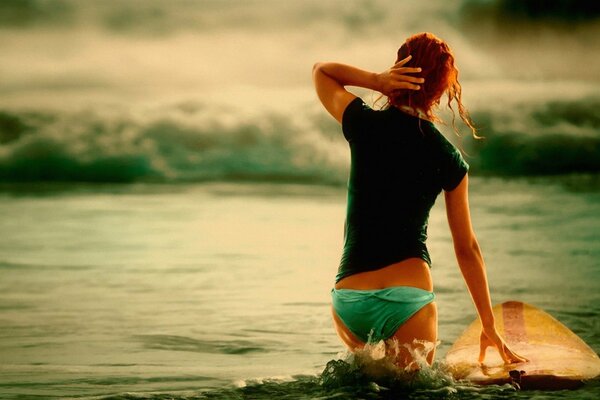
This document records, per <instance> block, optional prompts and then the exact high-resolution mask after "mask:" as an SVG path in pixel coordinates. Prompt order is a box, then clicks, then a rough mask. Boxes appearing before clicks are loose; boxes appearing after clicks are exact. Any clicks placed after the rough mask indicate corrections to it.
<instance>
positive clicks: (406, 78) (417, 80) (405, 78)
mask: <svg viewBox="0 0 600 400" xmlns="http://www.w3.org/2000/svg"><path fill="white" fill-rule="evenodd" d="M396 79H400V80H403V81H405V82H413V83H423V82H425V78H418V77H416V76H410V75H398V76H396Z"/></svg>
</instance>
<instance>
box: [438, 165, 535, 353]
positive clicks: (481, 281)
mask: <svg viewBox="0 0 600 400" xmlns="http://www.w3.org/2000/svg"><path fill="white" fill-rule="evenodd" d="M468 186H469V178H468V175H465V177H464V178H463V180H462V181H461V183H460V184H459V185H458V186H457V187H456V188H455V189H454V190H452V191H449V192H445V193H444V197H445V200H446V214H447V216H448V224H449V225H450V231H451V233H452V240H453V242H454V251H455V253H456V259H457V261H458V265H459V267H460V271H461V273H462V275H463V277H464V279H465V282H466V284H467V287H468V289H469V293H471V297H472V299H473V303H475V308H476V309H477V313H478V314H479V318H480V319H481V325H482V327H483V330H482V332H481V338H480V352H479V362H483V360H484V358H485V351H486V349H487V348H488V347H489V346H494V347H496V348H497V349H498V351H499V353H500V356H501V357H502V359H503V360H504V362H505V363H513V362H523V361H527V359H526V358H524V357H522V356H520V355H518V354H516V353H514V352H513V351H512V350H511V349H509V348H508V346H507V345H506V343H505V342H504V340H503V339H502V337H500V335H499V334H498V332H497V331H496V327H495V325H494V314H493V313H492V302H491V299H490V290H489V287H488V281H487V274H486V271H485V263H484V261H483V256H482V254H481V250H480V248H479V243H478V242H477V238H476V237H475V232H474V231H473V227H472V225H471V215H470V211H469V199H468Z"/></svg>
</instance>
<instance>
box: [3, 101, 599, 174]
mask: <svg viewBox="0 0 600 400" xmlns="http://www.w3.org/2000/svg"><path fill="white" fill-rule="evenodd" d="M598 107H600V98H583V99H579V100H573V101H552V102H547V103H542V104H537V105H522V104H516V105H514V106H511V107H507V108H506V109H499V110H478V111H476V112H473V118H474V120H475V121H476V123H477V125H478V126H479V128H480V130H479V132H480V134H481V135H482V136H484V137H485V138H484V139H483V140H473V139H470V138H465V139H464V140H463V143H462V147H463V148H464V150H465V152H466V154H467V161H468V162H469V163H470V164H471V173H472V174H484V175H500V176H536V175H562V174H573V173H598V172H600V136H599V135H598V132H599V128H600V117H599V116H598V114H597V113H596V110H597V109H598ZM348 166H349V151H348V146H347V143H346V142H345V141H344V139H343V136H342V134H341V132H340V128H339V126H337V124H336V123H335V122H334V121H333V120H331V119H330V118H329V117H328V116H327V115H325V113H324V112H322V111H321V110H318V109H316V108H305V109H304V110H301V111H299V112H297V113H295V114H294V115H285V114H283V113H274V112H269V111H264V112H263V113H262V114H261V115H255V116H244V115H242V113H240V112H239V111H238V110H235V109H232V108H223V107H222V108H218V107H216V106H210V107H209V106H206V105H203V104H192V105H191V104H189V103H186V104H184V103H181V104H177V105H173V106H168V107H162V108H160V109H154V110H145V111H133V110H116V111H115V110H105V111H101V110H99V109H97V108H95V109H94V110H82V111H77V112H58V111H54V112H51V111H36V112H32V111H22V112H20V111H3V112H0V181H3V182H40V181H50V182H58V181H62V182H202V181H266V182H290V183H311V184H324V185H344V184H345V183H346V181H347V178H348Z"/></svg>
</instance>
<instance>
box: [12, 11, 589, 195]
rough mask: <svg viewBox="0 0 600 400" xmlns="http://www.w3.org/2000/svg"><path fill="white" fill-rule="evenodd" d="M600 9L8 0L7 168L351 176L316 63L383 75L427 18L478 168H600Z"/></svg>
mask: <svg viewBox="0 0 600 400" xmlns="http://www.w3.org/2000/svg"><path fill="white" fill-rule="evenodd" d="M599 16H600V6H598V5H597V4H596V3H595V2H588V1H576V0H573V1H543V2H540V1H517V0H514V1H511V0H496V1H491V0H479V1H478V0H463V1H458V0H451V1H427V2H409V1H343V2H342V1H327V2H323V1H312V0H307V1H289V2H282V1H271V0H261V1H256V0H254V1H252V0H251V1H235V0H227V1H178V0H176V1H169V2H164V1H157V0H145V1H136V0H129V1H124V0H106V1H69V0H46V1H44V0H4V1H2V2H1V4H0V46H1V48H2V60H1V62H0V74H1V76H2V79H1V80H0V93H1V97H0V107H2V109H1V110H0V144H1V147H0V180H1V181H4V182H6V181H37V180H42V181H47V180H51V181H52V180H59V181H92V182H96V181H107V182H122V181H163V182H164V181H203V180H215V179H216V180H245V179H250V180H268V181H271V180H278V181H302V182H307V181H308V182H321V183H331V184H335V185H340V184H344V182H345V176H346V175H345V168H346V164H347V162H348V155H347V152H346V148H345V146H343V140H342V138H341V137H340V135H339V134H338V132H337V130H336V128H335V124H334V123H333V122H332V121H331V120H330V118H328V116H326V115H324V113H323V112H322V111H321V109H320V106H319V105H318V104H317V102H316V99H315V96H314V94H313V92H312V86H311V67H312V65H313V63H314V62H316V61H327V60H331V61H340V62H347V63H352V64H356V65H358V66H360V67H364V68H367V69H372V70H375V71H379V70H383V69H385V68H387V67H388V66H390V65H391V64H392V63H393V61H394V60H395V53H396V50H397V48H398V47H399V46H400V45H401V44H402V42H403V41H404V39H405V38H406V37H407V36H409V35H411V34H413V33H416V32H420V31H432V32H434V33H435V34H437V35H438V36H440V37H441V38H443V39H445V40H447V41H448V43H449V44H450V45H451V47H452V48H453V49H454V51H455V53H456V57H457V62H458V66H459V68H460V78H461V81H462V84H463V88H464V102H465V104H466V106H467V107H468V108H469V110H470V111H471V113H472V114H473V117H474V120H475V122H476V123H477V126H478V127H479V129H480V133H481V135H483V136H485V137H486V140H485V141H482V142H480V143H477V145H476V146H471V147H469V144H468V143H467V144H465V146H466V147H465V149H466V150H470V151H468V153H469V155H470V156H472V157H471V158H470V159H469V160H468V161H469V162H470V163H471V164H472V165H473V167H474V168H473V170H472V173H474V174H484V173H485V174H493V175H548V174H550V175H554V174H568V173H574V172H597V171H598V170H599V169H600V160H599V157H600V156H599V155H600V147H599V146H600V144H599V138H598V126H599V124H600V123H599V117H598V115H599V114H598V113H597V112H596V110H597V109H598V107H599V105H600V104H599V100H598V99H599V96H598V93H599V91H598V80H599V79H600V76H599V74H598V71H599V66H600V56H599V55H598V54H600V53H599V51H598V50H599V47H600V41H598V40H597V38H598V33H599V30H600V23H599V19H598V17H599ZM446 117H448V115H446ZM465 132H466V133H467V135H465V136H468V131H465Z"/></svg>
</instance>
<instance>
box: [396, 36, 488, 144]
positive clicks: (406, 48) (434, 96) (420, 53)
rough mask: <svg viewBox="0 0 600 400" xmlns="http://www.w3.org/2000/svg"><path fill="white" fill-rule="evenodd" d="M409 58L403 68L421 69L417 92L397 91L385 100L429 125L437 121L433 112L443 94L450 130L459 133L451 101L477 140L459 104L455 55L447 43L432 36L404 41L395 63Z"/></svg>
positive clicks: (465, 113) (459, 96) (471, 123)
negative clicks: (422, 117)
mask: <svg viewBox="0 0 600 400" xmlns="http://www.w3.org/2000/svg"><path fill="white" fill-rule="evenodd" d="M409 55H411V56H412V58H411V59H410V61H409V62H408V63H407V64H405V66H408V67H410V66H414V67H421V73H420V74H418V76H419V77H421V78H425V82H424V83H422V84H421V89H420V90H399V91H397V93H394V94H392V95H391V96H390V97H389V98H388V102H389V104H390V105H393V106H396V107H401V106H408V107H411V108H412V109H414V110H417V111H421V112H422V113H424V114H425V116H426V117H427V118H428V119H430V120H432V121H440V119H439V118H438V117H437V116H436V115H435V113H434V109H435V108H436V107H437V106H438V105H439V104H440V99H441V97H442V95H443V94H444V93H446V94H447V96H448V108H450V110H451V111H452V126H453V127H454V130H455V131H456V132H457V133H458V131H457V129H456V125H455V118H456V116H455V114H454V109H453V108H452V104H451V103H452V101H453V100H454V101H456V103H457V105H458V114H459V115H460V118H461V119H462V120H463V122H464V123H465V124H466V125H467V126H468V127H469V128H471V131H472V132H473V136H475V137H477V135H476V130H475V127H474V126H473V121H471V118H470V117H469V113H468V112H467V109H466V108H465V106H464V105H463V104H462V89H461V86H460V83H459V82H458V69H457V68H456V66H455V65H454V54H452V50H450V47H449V46H448V44H447V43H446V42H444V41H443V40H442V39H440V38H438V37H436V36H435V35H434V34H433V33H429V32H424V33H418V34H416V35H413V36H411V37H409V38H408V39H406V42H404V44H403V45H402V46H401V47H400V49H398V58H397V60H396V62H399V61H400V60H402V59H404V58H406V57H408V56H409Z"/></svg>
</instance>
